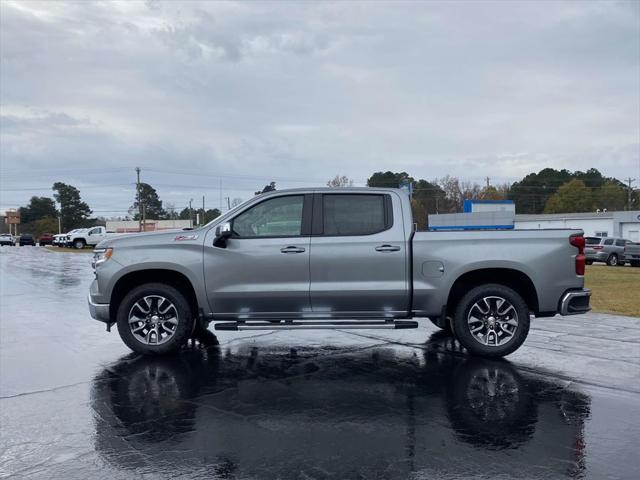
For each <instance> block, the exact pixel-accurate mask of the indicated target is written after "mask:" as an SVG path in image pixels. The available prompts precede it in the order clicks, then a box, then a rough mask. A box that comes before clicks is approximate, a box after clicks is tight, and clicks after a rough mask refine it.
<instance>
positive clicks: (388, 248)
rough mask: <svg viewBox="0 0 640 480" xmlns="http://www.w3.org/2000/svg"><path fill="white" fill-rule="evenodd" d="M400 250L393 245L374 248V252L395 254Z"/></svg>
mask: <svg viewBox="0 0 640 480" xmlns="http://www.w3.org/2000/svg"><path fill="white" fill-rule="evenodd" d="M399 250H400V247H397V246H395V245H380V246H379V247H376V252H397V251H399Z"/></svg>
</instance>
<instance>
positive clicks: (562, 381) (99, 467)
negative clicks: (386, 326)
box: [0, 247, 640, 480]
mask: <svg viewBox="0 0 640 480" xmlns="http://www.w3.org/2000/svg"><path fill="white" fill-rule="evenodd" d="M89 257H90V255H84V254H78V253H60V252H54V253H52V252H48V251H47V250H46V249H43V248H40V247H34V248H29V249H25V248H22V249H21V248H18V247H3V249H2V250H0V317H1V318H0V477H5V476H8V477H11V476H13V477H15V478H42V479H58V478H60V479H83V480H84V479H87V478H91V479H129V478H230V479H254V478H278V479H352V478H353V479H376V478H385V479H404V478H412V479H434V478H437V479H440V478H445V479H458V478H461V479H462V478H464V479H467V478H482V479H507V478H549V479H551V478H594V479H600V478H613V479H618V478H625V479H626V478H629V479H635V478H637V472H638V471H639V470H640V459H639V457H638V455H637V451H638V448H637V441H638V438H640V425H639V424H638V421H637V419H638V418H640V319H639V318H634V317H621V316H614V315H605V314H588V315H578V316H575V317H570V318H565V319H554V318H544V319H534V320H533V322H532V328H531V331H530V335H529V338H528V339H527V342H526V343H525V344H524V346H523V347H522V348H521V349H520V350H518V351H517V352H516V353H514V354H513V355H510V356H509V357H508V360H493V361H490V360H482V359H479V358H471V357H469V356H467V355H466V353H465V352H464V351H463V350H462V349H461V348H460V346H459V345H458V344H457V343H456V342H455V341H453V340H452V339H451V338H450V337H448V336H446V335H444V334H443V333H441V332H439V331H437V330H436V328H435V327H433V326H432V325H431V322H429V321H428V320H421V321H420V322H421V324H420V327H419V328H418V329H415V330H398V331H395V330H390V331H359V332H353V331H351V332H347V331H344V332H342V331H316V332H309V331H280V332H260V333H256V332H220V334H219V335H218V336H217V337H215V336H214V335H213V334H211V335H210V337H208V338H207V339H205V340H206V341H205V342H204V344H195V345H190V346H189V347H188V348H185V349H184V350H183V351H181V352H180V353H179V354H178V355H174V356H171V357H143V356H139V355H134V354H131V353H130V352H129V351H128V350H127V349H126V347H124V345H123V344H122V342H121V341H120V339H119V337H118V336H117V333H116V332H112V333H111V334H107V333H106V332H104V329H103V328H104V327H103V326H102V325H100V324H98V323H97V322H95V321H93V320H91V319H90V318H89V315H88V312H87V308H86V293H87V288H88V285H89V283H90V282H91V279H92V273H91V269H90V267H89V261H90V258H89Z"/></svg>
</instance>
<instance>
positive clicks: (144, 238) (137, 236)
mask: <svg viewBox="0 0 640 480" xmlns="http://www.w3.org/2000/svg"><path fill="white" fill-rule="evenodd" d="M207 230H208V229H207V228H198V229H195V230H162V231H159V232H145V233H115V234H110V236H109V237H108V238H106V239H104V240H102V241H101V242H100V243H99V244H98V245H96V248H107V247H116V248H117V247H141V246H145V245H149V246H151V245H159V244H172V243H176V244H177V243H202V242H203V240H204V236H205V234H206V233H207ZM178 237H183V238H181V239H178ZM191 237H193V238H191Z"/></svg>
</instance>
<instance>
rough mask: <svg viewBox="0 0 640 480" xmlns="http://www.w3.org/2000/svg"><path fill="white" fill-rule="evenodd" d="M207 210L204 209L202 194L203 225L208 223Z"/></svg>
mask: <svg viewBox="0 0 640 480" xmlns="http://www.w3.org/2000/svg"><path fill="white" fill-rule="evenodd" d="M205 212H206V210H205V209H204V195H202V224H203V225H204V224H205V223H207V220H206V214H205Z"/></svg>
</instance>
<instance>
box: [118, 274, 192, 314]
mask: <svg viewBox="0 0 640 480" xmlns="http://www.w3.org/2000/svg"><path fill="white" fill-rule="evenodd" d="M145 283H164V284H166V285H170V286H172V287H174V288H175V289H176V290H178V291H179V292H180V293H182V294H183V295H184V296H185V298H186V299H187V301H188V302H189V306H190V307H191V309H192V314H193V315H195V316H197V315H198V308H199V304H198V297H197V295H196V291H195V288H194V287H193V283H192V282H191V280H189V278H188V277H187V276H186V275H185V274H184V273H181V272H179V271H177V270H172V269H168V268H152V269H145V270H134V271H132V272H128V273H126V274H124V275H123V276H121V277H120V278H118V280H117V281H116V282H115V284H114V285H113V288H112V290H111V299H110V302H109V318H110V319H111V320H112V321H113V322H115V321H116V317H117V314H118V307H119V306H120V302H121V301H122V299H123V298H124V296H125V295H126V294H127V293H128V292H129V291H131V290H132V289H133V288H135V287H137V286H139V285H143V284H145Z"/></svg>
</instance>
